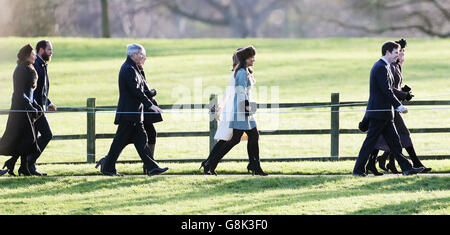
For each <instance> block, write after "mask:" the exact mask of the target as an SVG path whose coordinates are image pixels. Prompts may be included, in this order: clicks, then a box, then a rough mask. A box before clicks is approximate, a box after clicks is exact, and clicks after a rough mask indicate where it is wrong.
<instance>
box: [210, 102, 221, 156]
mask: <svg viewBox="0 0 450 235" xmlns="http://www.w3.org/2000/svg"><path fill="white" fill-rule="evenodd" d="M211 107H214V111H217V109H218V108H219V106H218V101H217V95H216V94H211V96H210V97H209V110H211ZM217 126H218V122H217V119H216V118H215V115H214V112H211V113H210V114H209V152H211V151H212V149H213V148H214V145H215V144H216V143H217V141H216V140H215V139H214V135H215V134H216V131H217Z"/></svg>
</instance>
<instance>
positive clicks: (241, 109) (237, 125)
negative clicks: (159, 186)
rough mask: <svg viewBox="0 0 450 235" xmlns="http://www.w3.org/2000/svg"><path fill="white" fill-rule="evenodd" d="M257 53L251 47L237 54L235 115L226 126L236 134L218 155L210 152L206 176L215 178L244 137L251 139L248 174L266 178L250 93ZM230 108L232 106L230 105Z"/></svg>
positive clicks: (226, 142) (248, 147)
mask: <svg viewBox="0 0 450 235" xmlns="http://www.w3.org/2000/svg"><path fill="white" fill-rule="evenodd" d="M255 56H256V49H255V48H254V47H253V46H248V47H246V48H243V49H241V50H238V51H237V52H236V57H237V59H238V60H239V63H238V65H237V66H236V67H235V69H234V74H233V79H234V82H235V85H234V95H233V106H232V107H233V108H232V110H233V111H232V114H233V115H229V116H227V118H229V119H228V120H227V123H228V124H229V126H228V127H229V128H232V130H233V132H232V135H231V139H230V140H229V141H225V142H224V143H223V144H222V146H221V147H220V148H219V149H218V150H217V151H211V153H210V157H209V159H208V161H206V162H205V163H204V165H203V167H204V168H205V172H208V171H209V173H211V174H214V175H216V172H215V169H216V167H217V164H218V163H219V161H220V160H221V159H222V158H223V157H224V156H225V155H226V154H227V153H228V152H229V151H230V150H231V149H232V148H233V147H234V146H236V145H237V144H238V143H239V142H240V140H241V137H242V135H243V134H244V133H246V134H247V136H248V143H247V153H248V157H249V164H248V166H247V170H248V171H249V172H250V171H251V172H252V175H255V174H256V175H261V176H266V175H267V173H265V172H264V171H263V170H262V168H261V165H260V158H259V143H258V142H259V141H258V140H259V133H258V129H257V123H256V120H255V117H254V116H253V113H254V112H255V111H256V107H254V106H253V105H251V104H252V103H253V104H255V102H252V96H251V90H252V87H253V85H254V84H255V78H254V77H253V71H252V70H251V67H252V66H253V64H254V62H255ZM230 106H231V105H230Z"/></svg>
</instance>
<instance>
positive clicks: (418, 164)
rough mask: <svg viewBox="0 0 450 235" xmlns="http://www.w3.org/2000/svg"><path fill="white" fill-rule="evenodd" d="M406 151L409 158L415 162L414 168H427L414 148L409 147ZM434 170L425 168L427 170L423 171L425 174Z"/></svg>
mask: <svg viewBox="0 0 450 235" xmlns="http://www.w3.org/2000/svg"><path fill="white" fill-rule="evenodd" d="M405 149H406V152H408V155H409V158H410V159H411V161H412V162H413V167H416V168H418V167H425V166H424V165H423V164H422V162H421V161H420V159H419V157H417V154H416V151H415V150H414V146H412V145H411V146H409V147H407V148H405ZM431 170H432V169H431V168H428V167H425V169H424V170H423V171H422V172H423V173H426V172H430V171H431Z"/></svg>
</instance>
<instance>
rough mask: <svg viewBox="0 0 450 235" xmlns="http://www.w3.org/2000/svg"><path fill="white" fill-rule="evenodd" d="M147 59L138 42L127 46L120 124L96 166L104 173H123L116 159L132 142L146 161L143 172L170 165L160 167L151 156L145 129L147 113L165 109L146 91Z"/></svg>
mask: <svg viewBox="0 0 450 235" xmlns="http://www.w3.org/2000/svg"><path fill="white" fill-rule="evenodd" d="M144 58H146V53H145V48H144V47H143V46H142V45H139V44H130V45H128V46H127V59H126V61H125V63H124V64H123V65H122V67H121V69H120V72H119V104H118V105H117V112H116V117H115V120H114V124H116V125H118V127H117V132H116V135H115V136H114V140H113V142H112V144H111V147H110V149H109V152H108V155H106V157H104V158H102V159H100V160H99V161H98V163H97V165H96V168H97V167H98V166H101V168H100V171H101V172H102V174H103V175H109V176H121V174H119V173H117V170H116V167H115V165H116V161H117V159H118V157H119V155H120V153H121V152H122V150H123V149H124V148H125V146H127V145H128V144H130V143H133V144H134V146H135V148H136V150H137V152H138V154H139V156H140V157H141V159H142V162H143V163H144V172H148V175H149V176H152V175H157V174H161V173H163V172H165V171H167V170H168V168H167V167H166V168H160V167H159V166H158V164H157V163H156V162H155V161H154V160H153V159H152V158H151V150H150V149H149V147H148V144H147V134H146V132H145V129H144V124H143V121H144V112H149V111H153V112H156V113H161V112H162V110H161V109H160V108H159V107H158V106H156V105H154V104H153V103H152V102H151V100H150V99H149V97H147V96H146V95H145V93H144V90H145V80H144V78H143V76H142V74H141V73H140V72H139V68H138V65H141V63H142V61H145V60H143V59H144Z"/></svg>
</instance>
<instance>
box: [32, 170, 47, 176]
mask: <svg viewBox="0 0 450 235" xmlns="http://www.w3.org/2000/svg"><path fill="white" fill-rule="evenodd" d="M30 173H31V175H37V176H47V173H41V172H39V171H37V170H34V171H30Z"/></svg>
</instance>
